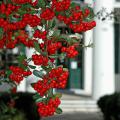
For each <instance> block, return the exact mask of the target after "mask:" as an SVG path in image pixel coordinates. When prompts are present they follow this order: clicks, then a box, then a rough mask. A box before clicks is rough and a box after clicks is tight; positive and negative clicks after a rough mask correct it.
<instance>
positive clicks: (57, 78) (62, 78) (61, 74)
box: [49, 67, 69, 88]
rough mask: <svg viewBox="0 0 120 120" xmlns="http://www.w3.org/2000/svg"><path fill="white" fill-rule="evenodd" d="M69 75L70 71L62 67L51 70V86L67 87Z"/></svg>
mask: <svg viewBox="0 0 120 120" xmlns="http://www.w3.org/2000/svg"><path fill="white" fill-rule="evenodd" d="M68 75H69V73H68V71H64V70H63V68H62V67H58V68H57V69H52V70H51V71H50V72H49V79H51V83H50V87H52V88H65V87H66V83H67V79H68Z"/></svg>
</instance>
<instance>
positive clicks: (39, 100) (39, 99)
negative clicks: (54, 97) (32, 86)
mask: <svg viewBox="0 0 120 120" xmlns="http://www.w3.org/2000/svg"><path fill="white" fill-rule="evenodd" d="M42 101H43V98H38V99H37V100H36V101H35V102H42Z"/></svg>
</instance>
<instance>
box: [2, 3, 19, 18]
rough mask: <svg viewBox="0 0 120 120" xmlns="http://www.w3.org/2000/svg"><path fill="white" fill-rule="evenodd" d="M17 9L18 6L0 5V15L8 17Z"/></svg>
mask: <svg viewBox="0 0 120 120" xmlns="http://www.w3.org/2000/svg"><path fill="white" fill-rule="evenodd" d="M19 8H20V6H15V5H13V4H4V3H1V5H0V13H2V14H5V15H6V16H9V15H10V14H11V13H12V12H13V11H17V10H18V9H19Z"/></svg>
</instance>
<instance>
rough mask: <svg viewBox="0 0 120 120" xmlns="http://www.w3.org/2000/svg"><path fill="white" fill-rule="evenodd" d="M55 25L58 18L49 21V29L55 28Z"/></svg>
mask: <svg viewBox="0 0 120 120" xmlns="http://www.w3.org/2000/svg"><path fill="white" fill-rule="evenodd" d="M55 25H56V20H55V19H54V20H51V21H49V22H48V27H49V29H52V28H54V27H55Z"/></svg>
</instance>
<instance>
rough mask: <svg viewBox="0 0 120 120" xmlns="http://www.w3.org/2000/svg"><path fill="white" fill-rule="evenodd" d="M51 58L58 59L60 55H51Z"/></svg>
mask: <svg viewBox="0 0 120 120" xmlns="http://www.w3.org/2000/svg"><path fill="white" fill-rule="evenodd" d="M49 57H50V58H58V55H50V56H49Z"/></svg>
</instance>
